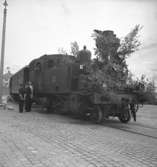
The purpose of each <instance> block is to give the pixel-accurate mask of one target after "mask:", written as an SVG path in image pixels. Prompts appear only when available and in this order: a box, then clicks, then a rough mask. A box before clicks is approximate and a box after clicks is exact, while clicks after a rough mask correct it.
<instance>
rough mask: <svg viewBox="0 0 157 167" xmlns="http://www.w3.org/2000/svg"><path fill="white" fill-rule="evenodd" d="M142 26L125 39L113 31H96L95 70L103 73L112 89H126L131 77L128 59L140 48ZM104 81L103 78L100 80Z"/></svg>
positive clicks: (136, 27) (133, 30)
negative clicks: (118, 36)
mask: <svg viewBox="0 0 157 167" xmlns="http://www.w3.org/2000/svg"><path fill="white" fill-rule="evenodd" d="M141 28H142V27H141V26H140V25H136V26H135V27H134V28H133V29H132V30H131V31H130V33H128V34H127V35H126V37H124V38H123V39H121V40H120V39H119V38H117V37H116V35H115V34H114V32H113V31H100V30H94V34H93V35H92V36H93V37H94V40H95V43H96V48H95V54H96V56H97V58H96V59H95V61H94V67H96V68H95V70H97V71H99V70H101V71H102V72H103V75H104V76H105V77H104V82H105V83H106V85H107V87H110V88H112V89H117V88H122V87H125V86H126V84H127V80H128V77H129V70H128V66H127V64H126V59H127V57H128V56H130V54H131V53H133V52H135V51H136V50H137V49H138V47H139V46H140V44H141V43H140V41H139V39H138V37H139V36H138V33H139V31H140V30H141ZM100 80H102V78H101V79H100Z"/></svg>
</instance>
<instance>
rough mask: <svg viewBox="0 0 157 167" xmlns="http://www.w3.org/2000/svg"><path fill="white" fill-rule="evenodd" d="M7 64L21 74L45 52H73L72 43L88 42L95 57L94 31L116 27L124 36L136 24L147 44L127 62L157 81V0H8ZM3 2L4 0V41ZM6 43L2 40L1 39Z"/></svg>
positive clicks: (0, 15) (0, 2)
mask: <svg viewBox="0 0 157 167" xmlns="http://www.w3.org/2000/svg"><path fill="white" fill-rule="evenodd" d="M7 1H8V13H7V25H6V26H7V27H6V46H5V68H6V67H7V66H9V67H10V68H11V71H12V72H16V71H17V70H19V69H20V68H22V67H23V66H25V65H27V64H29V62H30V61H31V60H33V59H35V58H38V57H40V56H42V55H43V54H55V53H57V52H58V49H59V48H64V49H65V50H66V51H67V52H68V53H69V52H70V43H71V42H73V41H77V42H78V44H79V47H80V48H82V47H83V45H86V46H87V48H88V49H89V50H91V51H92V54H93V56H94V48H95V42H94V40H93V38H92V33H93V30H94V29H99V30H113V31H114V33H115V34H116V35H117V37H118V38H122V37H124V36H126V35H127V34H128V33H129V32H130V31H131V29H132V28H134V26H135V25H137V24H140V25H141V26H143V28H142V30H141V31H140V34H139V35H140V38H139V39H140V40H141V43H142V45H141V47H140V49H139V51H137V52H136V53H134V54H133V55H131V56H130V58H129V59H128V60H127V64H128V67H129V69H130V70H131V71H132V73H133V74H134V75H135V76H140V75H142V74H145V75H146V76H148V77H153V78H154V79H156V81H157V31H156V29H157V1H156V0H7ZM3 2H4V0H0V39H1V32H2V19H3V8H4V7H3ZM0 46H1V41H0Z"/></svg>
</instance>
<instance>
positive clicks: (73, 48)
mask: <svg viewBox="0 0 157 167" xmlns="http://www.w3.org/2000/svg"><path fill="white" fill-rule="evenodd" d="M78 51H79V45H78V43H77V42H76V41H74V42H71V54H72V55H73V56H75V57H76V56H77V53H78Z"/></svg>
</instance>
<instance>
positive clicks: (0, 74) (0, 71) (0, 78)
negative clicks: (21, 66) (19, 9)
mask: <svg viewBox="0 0 157 167" xmlns="http://www.w3.org/2000/svg"><path fill="white" fill-rule="evenodd" d="M3 5H4V15H3V29H2V47H1V64H0V104H1V103H2V95H3V68H4V53H5V31H6V17H7V6H8V3H7V1H6V0H5V2H4V3H3Z"/></svg>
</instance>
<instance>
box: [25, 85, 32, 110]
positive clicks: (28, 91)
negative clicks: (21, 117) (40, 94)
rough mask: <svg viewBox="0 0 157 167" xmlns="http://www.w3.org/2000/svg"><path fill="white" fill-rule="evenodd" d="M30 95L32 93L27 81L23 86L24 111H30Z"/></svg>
mask: <svg viewBox="0 0 157 167" xmlns="http://www.w3.org/2000/svg"><path fill="white" fill-rule="evenodd" d="M31 95H32V92H31V88H30V86H29V83H27V84H26V87H25V110H26V112H30V111H31V103H32V100H31Z"/></svg>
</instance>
